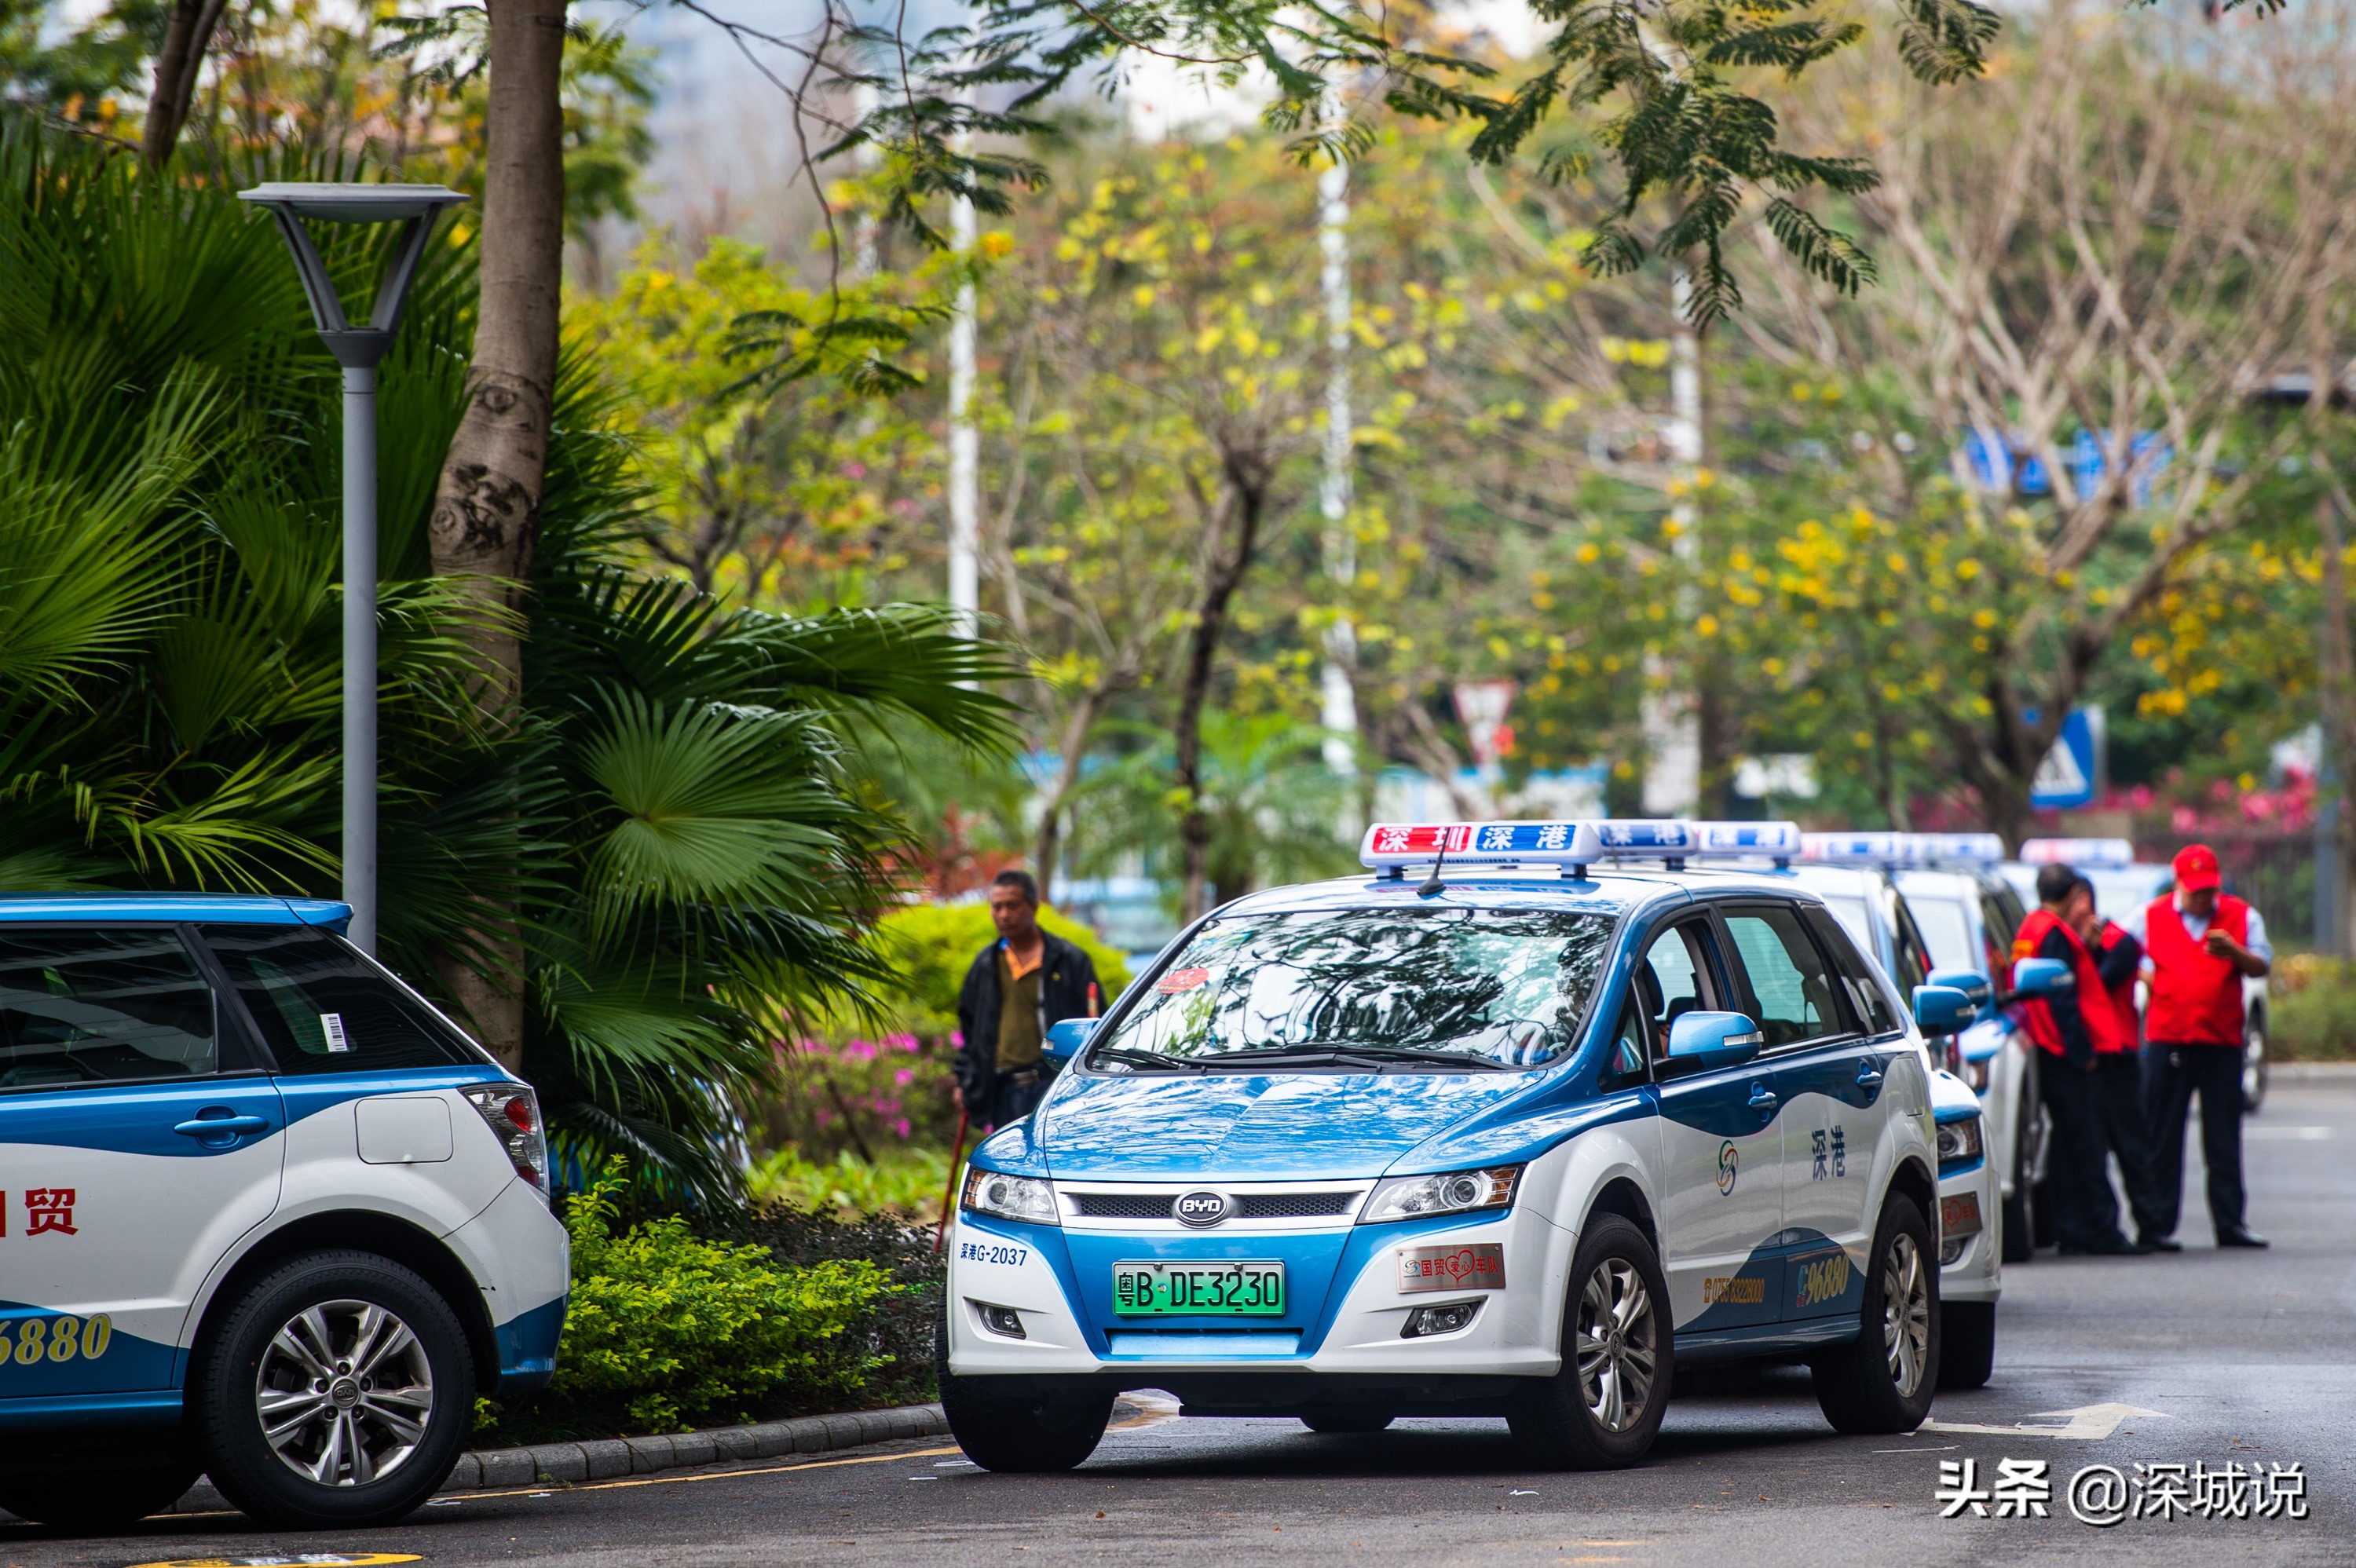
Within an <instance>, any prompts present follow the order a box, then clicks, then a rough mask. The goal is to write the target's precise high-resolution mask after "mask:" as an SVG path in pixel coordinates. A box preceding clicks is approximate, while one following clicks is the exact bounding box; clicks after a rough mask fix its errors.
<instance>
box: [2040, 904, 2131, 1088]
mask: <svg viewBox="0 0 2356 1568" xmlns="http://www.w3.org/2000/svg"><path fill="white" fill-rule="evenodd" d="M2053 931H2058V932H2060V933H2061V934H2062V936H2063V937H2065V938H2067V939H2068V941H2069V944H2070V973H2071V974H2072V975H2073V976H2076V977H2077V980H2078V993H2077V994H2078V1011H2079V1012H2080V1013H2081V1014H2082V1015H2083V1016H2084V1018H2085V1020H2086V1035H2087V1038H2088V1039H2090V1040H2093V1041H2094V1049H2095V1051H2098V1052H2099V1051H2132V1050H2134V1049H2135V1032H2134V1031H2133V1030H2132V1029H2120V1028H2119V1021H2118V1017H2117V1015H2116V1014H2115V1013H2114V1012H2112V1010H2111V997H2110V993H2109V992H2107V991H2105V990H2104V989H2103V972H2102V971H2101V970H2100V969H2098V968H2096V967H2095V966H2094V955H2093V954H2091V953H2089V952H2087V951H2086V944H2084V943H2083V942H2081V941H2079V940H2078V933H2076V932H2074V931H2072V930H2071V929H2070V923H2069V922H2067V921H2065V920H2063V919H2062V918H2061V916H2060V915H2058V914H2055V913H2054V912H2052V911H2051V910H2050V909H2041V908H2040V909H2033V910H2030V911H2029V918H2028V919H2027V920H2024V921H2022V922H2021V923H2020V930H2019V932H2018V933H2015V934H2014V936H2013V939H2012V955H2013V957H2015V958H2016V959H2019V958H2035V957H2038V956H2040V955H2039V953H2038V949H2039V948H2040V947H2042V946H2044V945H2045V937H2046V933H2048V932H2053ZM2021 1017H2022V1019H2023V1021H2025V1022H2026V1023H2027V1024H2028V1025H2029V1039H2031V1040H2035V1041H2036V1042H2037V1043H2038V1044H2039V1045H2040V1046H2041V1047H2043V1048H2044V1049H2045V1050H2046V1051H2050V1052H2051V1053H2052V1054H2053V1055H2055V1056H2062V1055H2066V1054H2068V1053H2067V1052H2066V1051H2064V1050H2063V1048H2062V1044H2061V1027H2060V1026H2059V1025H2057V1024H2056V1023H2054V1021H2053V1009H2052V1008H2051V1006H2049V1005H2048V1004H2047V1003H2046V1001H2045V999H2044V998H2043V997H2031V998H2029V1000H2028V1001H2027V1002H2026V1003H2024V1004H2023V1005H2022V1008H2021Z"/></svg>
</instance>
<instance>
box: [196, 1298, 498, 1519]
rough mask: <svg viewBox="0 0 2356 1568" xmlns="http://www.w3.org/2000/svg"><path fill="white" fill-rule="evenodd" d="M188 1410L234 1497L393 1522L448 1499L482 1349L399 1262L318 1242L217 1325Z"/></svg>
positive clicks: (275, 1515) (326, 1515) (284, 1513)
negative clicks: (438, 1498)
mask: <svg viewBox="0 0 2356 1568" xmlns="http://www.w3.org/2000/svg"><path fill="white" fill-rule="evenodd" d="M189 1413H190V1415H191V1417H192V1418H193V1420H194V1422H195V1424H196V1429H197V1433H198V1446H199V1448H200V1450H201V1452H202V1454H203V1457H204V1461H205V1469H206V1471H207V1473H208V1474H209V1475H210V1476H211V1477H212V1482H213V1485H214V1486H216V1487H218V1488H220V1491H221V1495H222V1496H223V1497H226V1498H227V1499H229V1500H230V1502H232V1503H235V1504H236V1505H237V1506H238V1507H239V1508H240V1509H242V1510H243V1511H244V1512H245V1513H247V1514H249V1515H251V1516H252V1518H254V1519H255V1520H259V1521H261V1522H262V1524H265V1525H268V1526H271V1527H272V1528H273V1529H279V1530H291V1529H297V1528H309V1529H335V1528H338V1527H345V1526H357V1525H371V1524H385V1523H389V1522H391V1520H396V1519H399V1518H401V1517H402V1515H403V1514H405V1513H407V1512H409V1511H410V1510H411V1509H414V1508H416V1507H417V1506H418V1505H419V1504H421V1503H423V1501H424V1500H425V1499H427V1498H429V1497H431V1496H433V1495H434V1489H435V1488H438V1487H439V1486H441V1484H442V1483H443V1481H444V1480H445V1479H446V1478H448V1477H449V1474H450V1468H451V1467H452V1466H454V1465H455V1464H456V1463H457V1462H458V1454H459V1450H460V1449H461V1447H462V1446H463V1445H465V1443H466V1435H467V1433H468V1432H469V1431H470V1430H472V1428H473V1426H474V1424H475V1358H474V1355H473V1353H472V1351H471V1349H470V1348H469V1347H468V1345H467V1343H466V1330H465V1329H463V1328H460V1327H459V1326H458V1318H457V1315H456V1314H455V1313H454V1312H452V1311H451V1309H450V1305H449V1303H448V1302H446V1301H444V1300H443V1299H442V1296H441V1295H440V1293H438V1292H437V1291H435V1290H434V1287H433V1286H432V1285H428V1284H426V1283H425V1281H424V1280H423V1279H422V1278H420V1277H419V1276H418V1275H415V1274H413V1273H412V1272H411V1271H410V1270H408V1269H405V1268H403V1267H402V1266H401V1264H397V1263H394V1262H393V1261H392V1260H391V1259H390V1258H383V1257H378V1256H376V1255H375V1254H373V1253H357V1252H333V1253H310V1254H308V1255H307V1256H304V1257H298V1258H295V1259H292V1260H290V1261H288V1262H286V1263H284V1264H280V1265H279V1266H278V1267H277V1268H275V1269H273V1270H272V1271H271V1272H270V1273H269V1274H267V1275H263V1276H262V1279H261V1280H260V1281H258V1282H257V1283H255V1284H254V1285H253V1286H252V1288H250V1289H249V1290H247V1291H246V1293H245V1295H244V1296H243V1297H242V1298H241V1300H239V1301H238V1302H237V1304H236V1305H235V1306H234V1307H231V1308H230V1312H229V1315H228V1317H225V1318H224V1319H222V1320H221V1322H220V1326H219V1328H218V1329H216V1330H214V1331H211V1332H209V1333H208V1335H207V1336H206V1339H205V1340H204V1342H203V1343H202V1345H201V1346H200V1348H199V1349H198V1360H197V1364H196V1368H195V1375H194V1376H193V1377H192V1378H191V1379H190V1386H189Z"/></svg>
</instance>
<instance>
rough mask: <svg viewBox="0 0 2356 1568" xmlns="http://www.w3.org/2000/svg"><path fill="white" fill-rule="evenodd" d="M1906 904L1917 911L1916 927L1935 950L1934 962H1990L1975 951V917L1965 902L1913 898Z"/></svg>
mask: <svg viewBox="0 0 2356 1568" xmlns="http://www.w3.org/2000/svg"><path fill="white" fill-rule="evenodd" d="M1906 907H1907V908H1908V909H1910V910H1912V911H1913V912H1914V926H1915V929H1916V930H1918V931H1920V932H1921V933H1922V944H1923V945H1924V946H1925V947H1928V948H1929V949H1930V950H1931V962H1932V963H1933V964H1934V965H1937V966H1938V967H1940V968H1942V969H1977V968H1978V967H1979V966H1980V965H1983V964H1985V963H1987V957H1986V956H1985V955H1982V954H1980V953H1978V952H1976V951H1975V944H1974V943H1973V942H1972V923H1971V916H1970V915H1968V914H1967V913H1965V910H1964V906H1963V904H1962V902H1961V901H1957V900H1954V899H1918V898H1910V899H1908V900H1907V901H1906Z"/></svg>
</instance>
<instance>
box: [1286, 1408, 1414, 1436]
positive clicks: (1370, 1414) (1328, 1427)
mask: <svg viewBox="0 0 2356 1568" xmlns="http://www.w3.org/2000/svg"><path fill="white" fill-rule="evenodd" d="M1397 1420H1398V1416H1396V1415H1392V1414H1390V1413H1387V1412H1386V1411H1380V1410H1304V1411H1302V1412H1301V1425H1303V1426H1306V1427H1307V1428H1309V1430H1310V1431H1312V1432H1322V1433H1325V1434H1327V1435H1331V1436H1335V1437H1345V1436H1346V1437H1364V1436H1366V1435H1370V1434H1373V1433H1376V1432H1383V1431H1387V1430H1388V1429H1389V1427H1390V1424H1391V1423H1392V1422H1394V1421H1397Z"/></svg>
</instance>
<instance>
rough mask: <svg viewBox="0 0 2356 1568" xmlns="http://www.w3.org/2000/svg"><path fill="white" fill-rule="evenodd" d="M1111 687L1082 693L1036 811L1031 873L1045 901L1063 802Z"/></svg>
mask: <svg viewBox="0 0 2356 1568" xmlns="http://www.w3.org/2000/svg"><path fill="white" fill-rule="evenodd" d="M1117 689H1119V688H1115V687H1095V688H1090V689H1089V690H1088V691H1087V692H1086V693H1084V694H1083V695H1082V696H1081V698H1080V700H1079V705H1078V706H1077V707H1076V708H1074V709H1072V716H1071V718H1070V720H1068V721H1066V724H1065V725H1064V735H1063V752H1064V754H1063V759H1062V761H1061V762H1060V763H1058V764H1057V765H1056V768H1055V787H1054V788H1053V789H1052V790H1050V791H1049V792H1048V794H1047V799H1046V802H1045V804H1044V805H1043V806H1042V807H1041V809H1040V812H1039V836H1038V838H1037V839H1036V841H1035V847H1034V848H1033V852H1032V858H1031V873H1032V875H1033V877H1035V878H1037V879H1038V882H1039V901H1040V902H1041V903H1045V902H1047V901H1048V899H1049V897H1050V895H1052V894H1053V893H1054V891H1055V858H1056V857H1057V856H1058V855H1059V854H1061V853H1062V851H1063V841H1064V803H1065V802H1066V801H1067V800H1069V799H1071V798H1072V791H1073V790H1074V789H1076V788H1077V787H1078V785H1079V782H1080V763H1082V762H1083V761H1084V760H1085V759H1086V756H1087V748H1088V736H1089V734H1090V733H1091V732H1093V731H1095V729H1096V727H1097V719H1098V715H1100V714H1101V713H1103V712H1104V709H1105V704H1106V703H1107V702H1108V701H1110V700H1111V699H1112V695H1113V692H1114V691H1115V690H1117Z"/></svg>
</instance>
